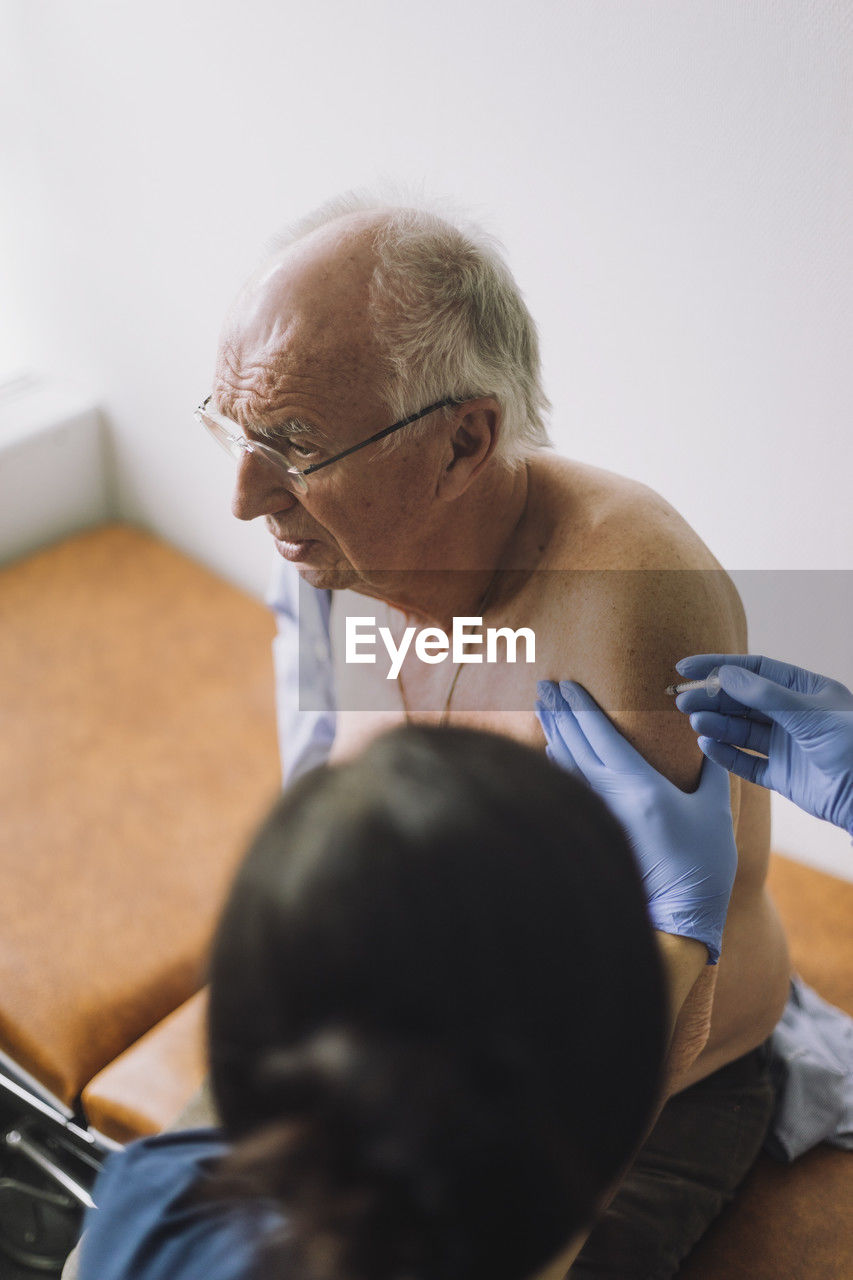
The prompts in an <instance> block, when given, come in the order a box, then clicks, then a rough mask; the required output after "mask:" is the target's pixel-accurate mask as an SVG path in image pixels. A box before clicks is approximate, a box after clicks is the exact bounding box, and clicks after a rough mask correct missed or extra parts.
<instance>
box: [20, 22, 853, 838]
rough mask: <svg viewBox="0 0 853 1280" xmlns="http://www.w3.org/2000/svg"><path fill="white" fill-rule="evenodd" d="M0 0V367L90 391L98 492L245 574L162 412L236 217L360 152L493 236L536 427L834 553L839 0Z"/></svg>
mask: <svg viewBox="0 0 853 1280" xmlns="http://www.w3.org/2000/svg"><path fill="white" fill-rule="evenodd" d="M3 8H4V17H5V20H6V21H5V25H6V28H7V31H6V33H5V34H4V39H3V42H2V46H0V108H2V114H3V119H4V121H6V122H7V123H6V124H5V125H4V129H3V152H2V160H1V161H0V163H2V171H0V183H2V193H0V199H2V205H0V272H2V280H0V284H1V285H2V297H1V298H0V366H2V365H3V364H5V365H7V366H31V367H35V368H38V369H49V370H51V371H52V372H56V373H58V374H61V375H67V376H71V377H73V378H76V379H79V380H80V381H81V382H82V383H84V384H85V385H86V386H87V387H92V388H94V389H95V390H96V391H97V392H98V394H99V395H100V397H101V399H102V403H103V405H104V407H105V410H106V415H107V420H108V421H109V423H110V424H111V427H112V432H113V438H114V448H115V475H114V483H115V496H116V502H117V505H118V509H119V510H121V511H122V512H123V513H125V514H126V515H127V516H128V517H130V518H132V519H134V520H137V521H139V522H141V523H143V524H145V525H148V526H150V527H152V528H154V529H157V530H159V531H160V532H162V533H163V534H164V535H165V536H166V537H167V538H169V539H170V540H171V541H172V542H174V543H176V544H177V545H178V546H181V547H183V548H185V549H186V550H187V551H189V552H190V553H192V554H194V555H196V556H197V557H199V558H200V559H202V560H204V561H206V562H207V563H209V564H210V565H212V566H214V567H215V568H217V569H219V570H220V571H221V572H223V573H224V574H226V575H227V576H228V577H230V578H232V579H233V580H235V581H238V582H241V583H243V584H244V585H246V586H247V587H248V588H249V589H251V590H253V591H256V592H259V591H261V590H262V589H263V585H264V582H265V579H266V575H267V569H268V563H269V557H268V550H267V546H266V537H265V534H264V532H263V530H262V529H260V528H257V529H256V528H254V527H248V528H247V527H244V526H239V525H238V524H237V523H236V522H235V521H233V520H231V519H230V517H229V516H228V514H227V500H228V488H229V478H228V474H227V471H226V466H225V465H224V464H223V462H222V461H221V460H220V458H219V457H218V456H216V455H215V453H214V452H213V450H212V449H211V447H210V446H209V445H208V444H207V442H206V441H204V440H202V439H200V438H199V429H198V428H197V427H196V425H195V424H194V422H193V419H192V417H191V410H192V408H193V406H194V405H195V404H196V403H197V402H198V400H199V399H200V398H201V397H202V396H203V395H204V394H205V391H206V388H207V386H208V382H209V379H210V374H211V369H212V358H213V351H214V345H215V340H216V335H217V330H218V326H219V322H220V319H221V316H222V313H223V310H224V308H225V306H226V304H227V303H228V301H229V300H230V298H231V296H232V294H233V293H234V291H235V289H236V288H237V286H238V284H239V283H240V281H241V278H242V277H243V276H244V274H245V273H246V272H247V271H248V269H249V268H250V267H251V266H252V265H253V264H254V262H255V260H256V258H257V256H258V253H259V251H260V250H261V248H262V246H263V244H264V243H265V241H266V239H267V238H268V237H269V236H270V235H271V234H272V233H274V232H275V230H276V229H277V227H278V226H279V225H281V224H282V223H285V222H287V221H288V220H289V219H291V218H292V217H294V216H296V215H298V214H300V213H301V212H303V211H305V210H306V209H307V208H309V207H310V206H312V205H313V204H315V203H317V202H319V201H320V200H321V199H323V198H325V197H326V196H328V195H330V194H333V193H335V192H336V191H338V190H341V189H344V188H346V187H349V186H353V185H364V184H366V183H370V181H371V180H373V179H375V178H376V177H378V176H387V177H390V178H392V179H401V180H404V181H414V182H418V183H421V184H422V185H423V186H424V187H425V188H426V190H428V191H429V192H431V193H436V194H439V195H445V196H450V197H452V198H454V199H456V200H457V201H459V202H460V203H462V204H463V205H466V206H467V207H468V208H469V209H470V210H471V211H472V212H473V213H474V214H475V215H476V216H480V217H481V219H482V220H483V221H484V222H485V223H486V224H487V225H488V226H489V227H490V228H491V229H492V230H494V231H496V232H497V233H498V234H499V235H500V236H501V237H502V238H503V240H504V242H505V244H506V245H507V248H508V253H509V258H510V261H511V264H512V266H513V269H514V270H515V272H516V275H517V277H518V279H519V281H520V282H521V284H522V287H523V288H524V289H525V291H526V294H527V297H528V300H529V302H530V305H531V308H532V310H533V313H534V315H535V316H536V317H537V319H538V321H539V324H540V328H541V334H542V339H543V346H544V356H545V368H546V381H547V386H548V389H549V392H550V394H551V398H552V400H553V402H554V405H555V415H554V433H553V434H554V438H555V442H556V443H557V445H558V447H559V448H560V449H562V450H563V451H565V452H568V453H571V454H573V455H575V456H577V457H581V458H584V459H587V460H590V461H593V462H596V463H599V464H601V465H604V466H607V467H610V468H612V469H615V470H618V471H622V472H625V473H627V474H630V475H633V476H636V477H638V478H640V479H642V480H644V481H646V482H647V483H649V484H651V485H653V486H654V487H656V488H657V489H659V490H660V491H661V492H662V493H664V494H665V495H666V496H667V497H668V498H669V499H670V500H671V501H673V502H674V503H675V505H676V506H678V507H679V508H680V510H681V511H682V512H683V513H684V515H685V516H686V517H687V518H688V520H690V521H691V523H692V524H693V525H694V526H695V527H696V528H697V529H698V531H699V532H700V533H701V535H702V536H703V537H704V538H705V540H706V541H707V542H708V543H709V545H710V546H711V548H712V549H713V550H714V551H715V553H716V554H717V556H718V557H719V558H720V560H721V561H722V562H723V563H724V564H725V565H726V567H727V568H731V569H777V570H780V569H801V570H802V569H816V568H822V569H837V570H841V569H844V570H847V569H850V568H851V550H853V523H851V505H852V504H851V501H850V478H851V454H853V447H851V430H850V405H851V403H853V394H851V393H853V360H851V358H850V354H851V351H853V323H851V319H853V315H852V313H853V289H851V276H853V226H852V225H851V222H853V217H851V211H853V199H851V196H853V164H851V154H853V100H852V99H851V85H852V84H853V72H852V71H851V62H853V22H851V19H850V7H849V3H848V0H809V2H806V0H697V2H696V3H691V4H685V3H684V2H683V0H562V2H557V0H528V2H527V3H525V4H521V3H517V4H507V3H504V4H499V3H496V2H495V0H467V2H466V0H461V3H460V0H409V3H406V4H402V3H399V0H362V3H359V4H353V3H350V2H349V0H312V2H311V3H305V0H302V3H299V4H296V3H295V2H293V0H242V2H241V3H240V4H233V3H228V2H227V0H147V3H146V4H145V5H140V4H136V3H121V2H115V0H112V2H111V0H75V3H74V4H73V5H71V4H68V3H67V0H39V3H32V0H5V4H4V6H3ZM840 581H841V576H840V575H839V582H840ZM781 621H782V620H779V619H776V620H774V621H773V624H772V625H770V626H769V628H768V631H767V633H766V634H765V633H763V632H759V634H758V635H754V636H753V641H754V643H758V644H761V645H765V647H767V648H770V647H774V648H775V651H776V652H777V653H780V654H781V655H782V656H791V657H799V658H800V659H801V660H804V661H805V660H807V659H808V653H809V644H808V641H806V643H805V645H804V648H803V647H801V648H800V649H798V650H797V652H796V653H787V652H786V651H785V646H784V643H783V642H784V639H785V634H784V631H783V630H782V629H781ZM834 621H835V620H834V618H832V617H827V618H825V619H824V618H821V617H818V618H815V619H814V624H815V628H816V629H818V630H821V631H823V630H825V628H826V627H831V626H833V625H834ZM777 623H778V624H779V625H777ZM849 634H850V632H849V629H848V630H847V635H848V636H849ZM849 649H850V646H849V645H848V646H847V650H846V652H845V653H844V654H843V655H842V656H843V658H844V660H845V661H846V664H847V665H846V668H845V669H841V668H838V667H836V673H837V674H838V675H839V676H841V677H842V678H845V679H846V680H847V681H848V683H853V655H851V654H850V652H849ZM844 857H845V858H846V857H847V851H846V850H845V853H844Z"/></svg>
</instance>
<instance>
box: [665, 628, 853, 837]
mask: <svg viewBox="0 0 853 1280" xmlns="http://www.w3.org/2000/svg"><path fill="white" fill-rule="evenodd" d="M676 665H677V669H678V670H679V671H680V672H681V674H682V675H683V676H685V677H686V678H687V679H688V680H701V679H703V678H704V677H705V676H706V675H707V673H708V672H709V671H710V670H711V668H712V667H719V668H720V671H719V677H720V693H719V694H718V696H717V697H715V698H713V699H711V698H708V697H707V696H706V695H705V693H704V692H703V690H701V689H698V690H697V689H694V690H691V691H690V692H688V693H682V694H679V696H678V697H677V699H676V706H677V707H678V709H679V711H685V712H688V713H690V723H691V724H692V725H693V728H694V729H695V730H696V732H697V733H699V734H700V735H701V737H700V738H699V746H700V747H701V748H702V750H703V751H704V753H705V755H706V756H707V757H708V758H709V759H710V760H715V761H717V763H718V764H721V765H723V766H724V768H726V769H729V770H730V771H731V772H732V773H736V774H737V775H738V776H739V777H741V778H746V779H747V780H748V781H749V782H757V783H759V784H760V786H762V787H772V788H773V790H774V791H778V792H779V794H780V795H783V796H787V797H788V799H789V800H793V801H794V803H795V804H798V805H799V806H800V808H801V809H805V811H806V812H807V813H812V814H814V816H815V817H816V818H825V819H826V821H827V822H834V823H835V825H836V826H837V827H843V828H844V829H845V830H846V831H849V832H850V834H851V835H853V693H851V692H850V690H849V689H847V688H845V686H844V685H843V684H839V682H838V681H837V680H830V679H828V678H827V677H826V676H819V675H816V674H815V673H814V672H813V671H806V670H804V669H803V668H802V667H794V666H791V665H789V664H788V663H785V662H775V661H774V660H773V659H772V658H762V657H759V656H757V655H754V654H726V653H703V654H697V655H695V656H694V657H691V658H682V660H681V662H679V663H677V664H676ZM739 747H748V748H749V749H750V750H751V751H760V752H761V756H750V755H747V754H746V753H745V752H744V751H739V750H738V749H737V748H739Z"/></svg>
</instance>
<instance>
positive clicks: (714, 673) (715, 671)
mask: <svg viewBox="0 0 853 1280" xmlns="http://www.w3.org/2000/svg"><path fill="white" fill-rule="evenodd" d="M719 672H720V668H719V667H713V668H712V669H711V670H710V671H709V672H708V674H707V675H706V677H705V679H704V680H685V681H684V683H683V684H668V685H667V686H666V689H665V690H664V692H665V693H666V694H667V695H668V696H669V697H670V698H674V697H676V695H677V694H679V693H688V692H689V691H690V690H691V689H704V690H705V692H706V693H707V695H708V697H709V698H716V696H717V694H718V693H719V692H720V674H719Z"/></svg>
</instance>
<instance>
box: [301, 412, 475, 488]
mask: <svg viewBox="0 0 853 1280" xmlns="http://www.w3.org/2000/svg"><path fill="white" fill-rule="evenodd" d="M464 403H465V402H464V400H454V399H453V398H452V397H451V398H450V399H447V400H436V402H435V404H428V405H427V407H426V408H425V409H421V410H420V412H418V413H412V414H409V416H408V418H403V420H402V421H401V422H395V423H393V424H392V425H391V426H390V427H385V428H383V430H382V431H377V432H376V433H375V435H372V436H368V437H367V439H366V440H360V441H359V442H358V444H352V445H350V447H349V448H348V449H344V451H343V453H336V454H335V456H334V458H327V459H326V460H325V462H315V463H314V464H313V466H310V467H306V468H305V470H304V471H300V472H299V474H300V475H301V476H310V475H313V473H314V472H315V471H322V469H323V467H328V466H329V464H330V463H331V462H337V461H338V460H339V459H340V458H346V457H347V456H348V455H349V454H351V453H356V452H357V451H358V450H359V449H363V448H364V447H365V445H368V444H374V443H375V441H377V440H384V439H385V437H386V436H390V435H392V434H393V433H394V432H395V431H400V430H401V428H403V427H408V426H409V424H410V423H412V422H417V420H418V418H425V417H426V416H427V414H428V413H435V411H436V409H446V408H448V407H449V406H450V405H452V404H464Z"/></svg>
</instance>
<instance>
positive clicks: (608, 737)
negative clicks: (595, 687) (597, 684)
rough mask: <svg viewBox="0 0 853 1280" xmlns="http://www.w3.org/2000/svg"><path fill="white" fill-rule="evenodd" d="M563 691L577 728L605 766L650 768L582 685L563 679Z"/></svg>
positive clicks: (638, 770) (630, 769) (633, 769)
mask: <svg viewBox="0 0 853 1280" xmlns="http://www.w3.org/2000/svg"><path fill="white" fill-rule="evenodd" d="M560 693H561V694H562V695H563V698H564V699H565V701H566V704H567V715H568V714H571V715H572V717H573V719H574V721H575V724H576V725H577V726H578V731H579V732H580V733H581V734H582V735H583V737H584V739H585V740H586V742H588V743H589V746H590V748H591V750H592V751H594V752H595V754H596V756H597V758H598V760H599V761H600V762H601V764H602V765H604V767H605V768H607V769H611V770H619V771H620V772H630V773H643V772H644V771H647V770H649V769H650V768H651V766H650V765H648V764H647V763H646V761H645V760H644V759H643V757H642V756H641V755H640V754H639V752H637V751H635V750H634V748H633V747H632V746H631V744H630V743H629V742H628V741H627V740H626V739H625V738H623V737H622V734H621V733H620V732H619V730H618V729H617V728H616V726H615V724H613V722H612V721H611V720H610V719H609V718H608V716H607V715H606V714H605V713H604V712H603V711H602V710H601V707H600V706H599V705H598V703H597V702H596V701H595V698H593V697H592V695H591V694H590V693H588V692H587V690H586V689H584V687H583V685H581V684H577V683H575V681H573V680H561V681H560Z"/></svg>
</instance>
